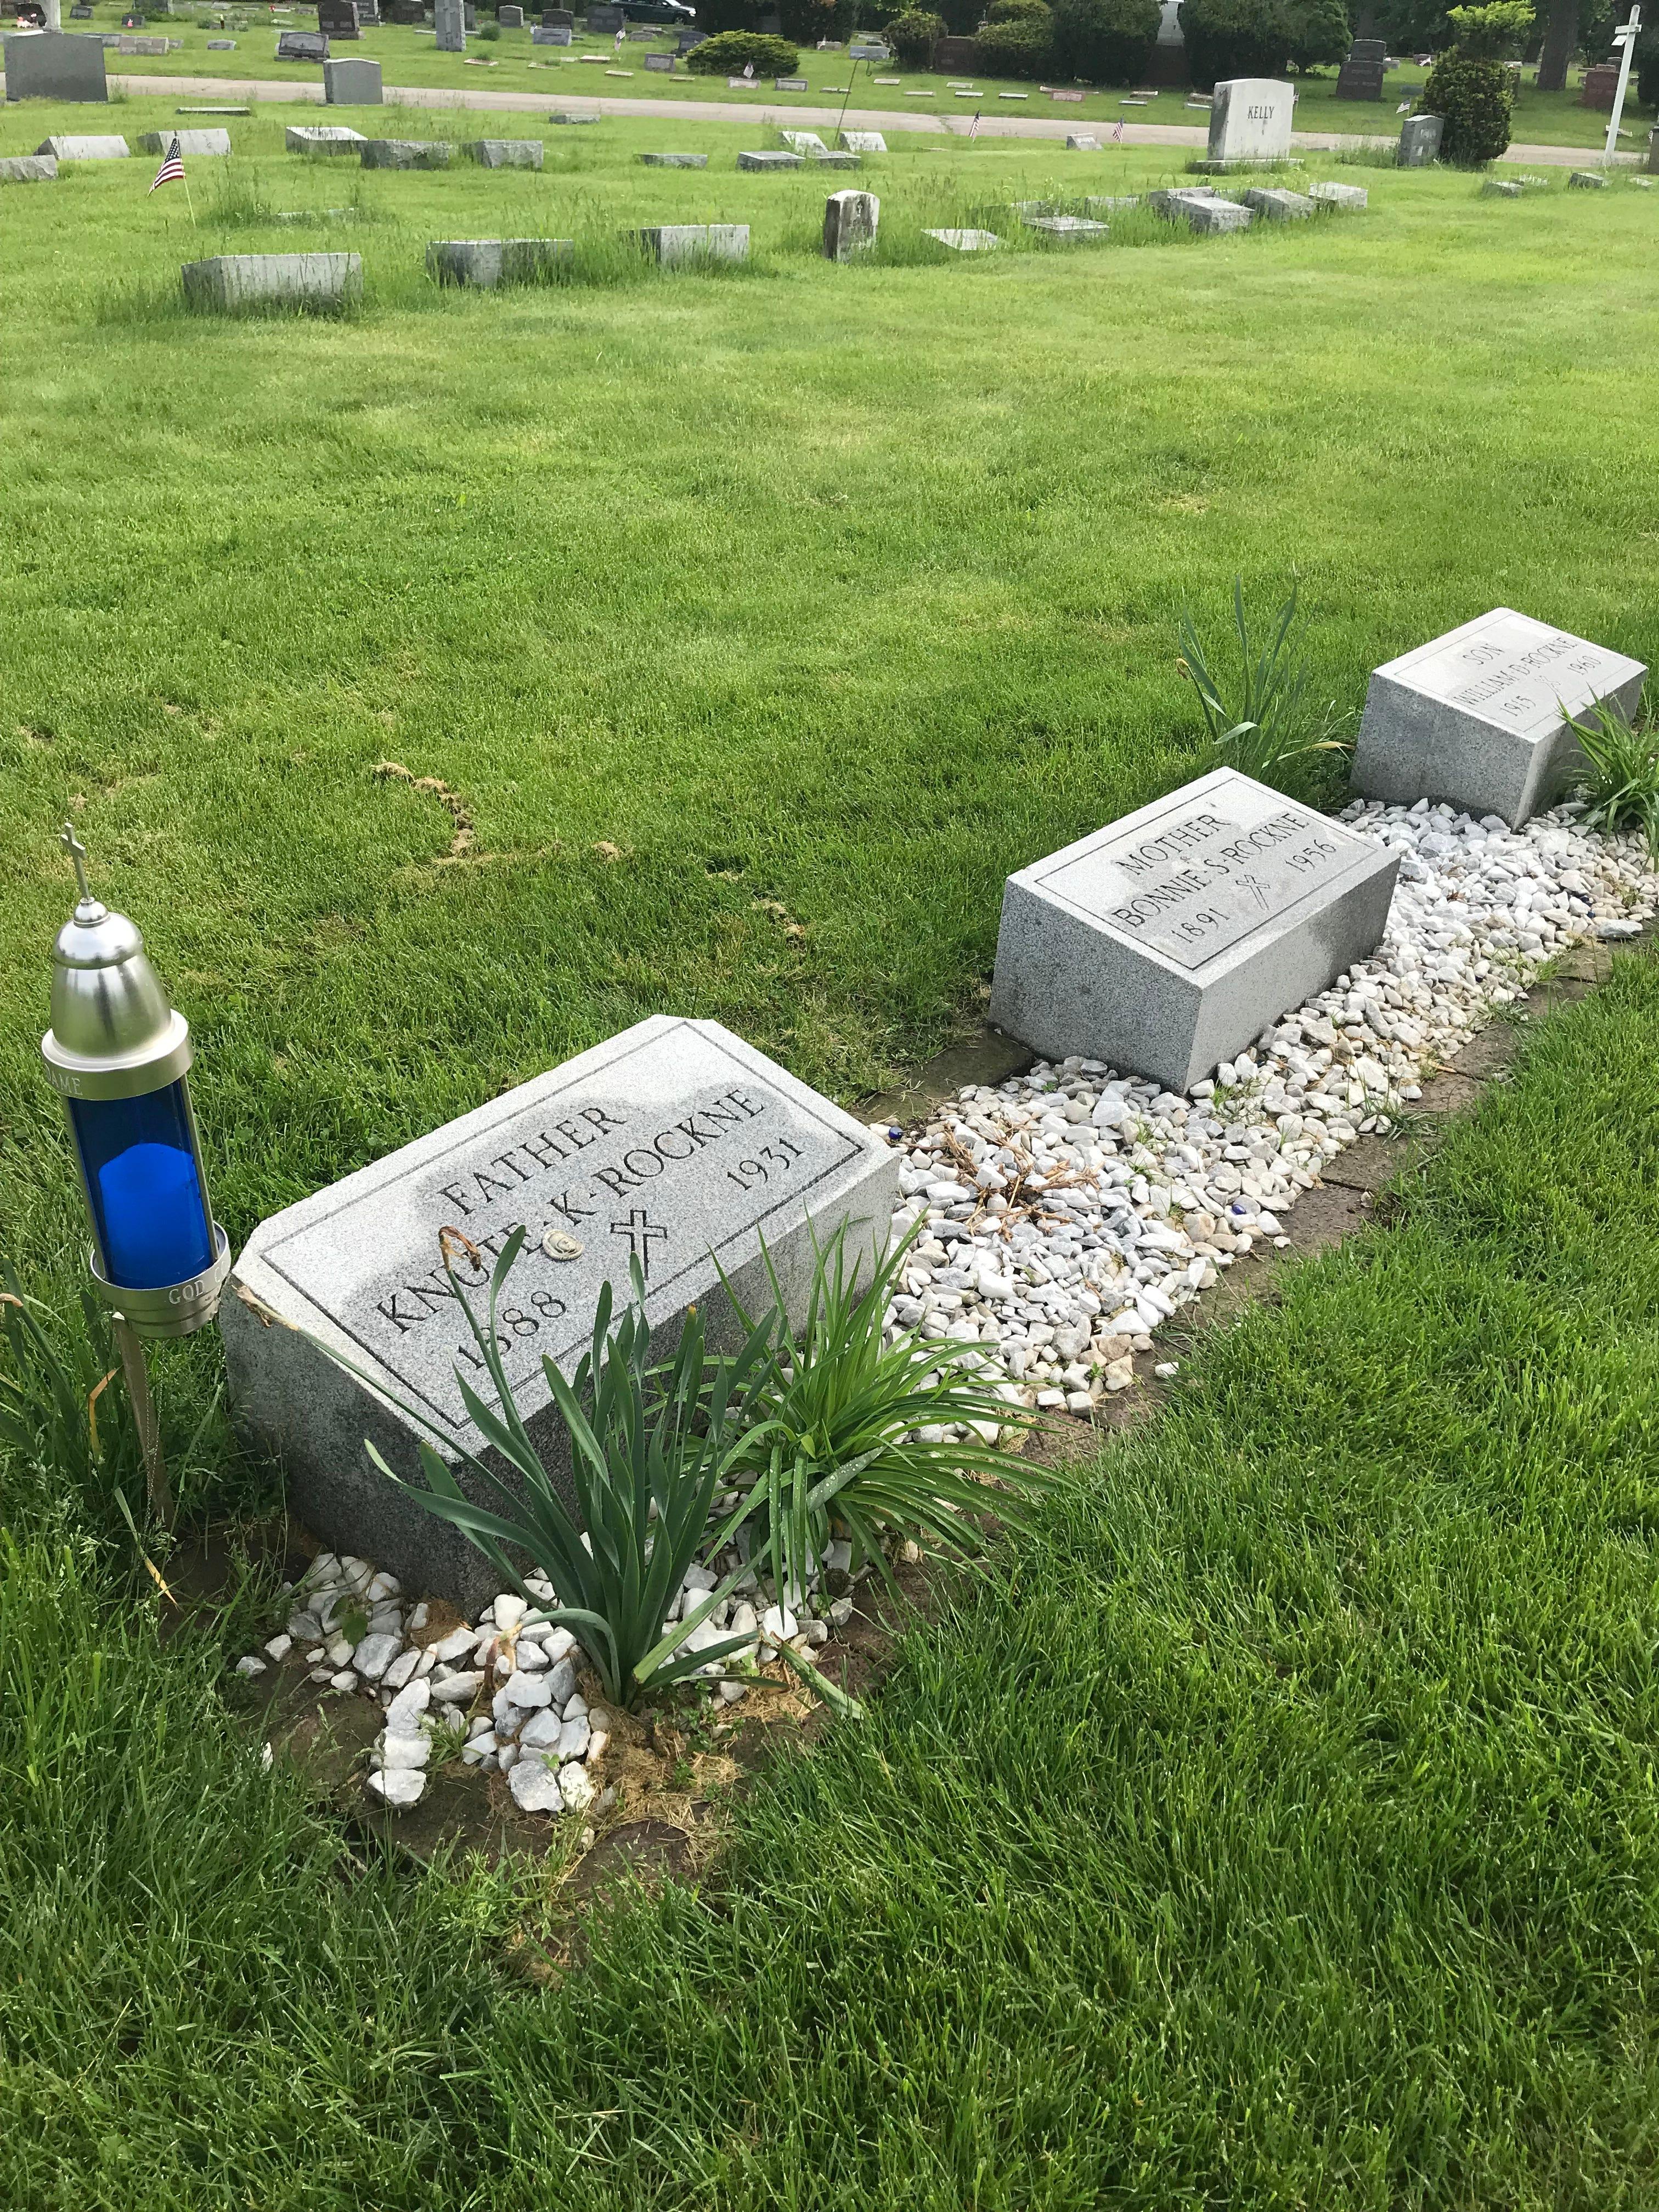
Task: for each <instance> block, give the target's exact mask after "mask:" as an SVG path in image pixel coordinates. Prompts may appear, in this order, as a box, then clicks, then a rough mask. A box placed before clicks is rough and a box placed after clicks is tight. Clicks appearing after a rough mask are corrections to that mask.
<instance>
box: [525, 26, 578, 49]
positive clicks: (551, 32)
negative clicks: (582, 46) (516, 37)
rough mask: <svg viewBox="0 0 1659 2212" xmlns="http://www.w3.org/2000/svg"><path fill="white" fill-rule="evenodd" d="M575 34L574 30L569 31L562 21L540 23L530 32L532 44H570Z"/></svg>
mask: <svg viewBox="0 0 1659 2212" xmlns="http://www.w3.org/2000/svg"><path fill="white" fill-rule="evenodd" d="M574 36H575V33H574V32H573V31H568V30H567V29H566V28H565V27H564V25H563V24H562V23H548V24H541V23H538V25H537V26H536V27H535V29H534V30H533V31H532V33H530V43H531V45H532V46H569V45H570V43H571V41H572V40H573V39H574Z"/></svg>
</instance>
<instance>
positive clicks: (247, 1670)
mask: <svg viewBox="0 0 1659 2212" xmlns="http://www.w3.org/2000/svg"><path fill="white" fill-rule="evenodd" d="M264 1671H265V1662H264V1660H263V1659H261V1658H258V1657H257V1656H255V1654H254V1653H253V1652H252V1651H250V1652H249V1653H248V1655H247V1656H246V1659H239V1660H238V1661H237V1662H236V1672H237V1673H238V1674H246V1676H247V1678H248V1679H249V1680H250V1681H251V1680H252V1678H253V1677H254V1675H256V1674H264Z"/></svg>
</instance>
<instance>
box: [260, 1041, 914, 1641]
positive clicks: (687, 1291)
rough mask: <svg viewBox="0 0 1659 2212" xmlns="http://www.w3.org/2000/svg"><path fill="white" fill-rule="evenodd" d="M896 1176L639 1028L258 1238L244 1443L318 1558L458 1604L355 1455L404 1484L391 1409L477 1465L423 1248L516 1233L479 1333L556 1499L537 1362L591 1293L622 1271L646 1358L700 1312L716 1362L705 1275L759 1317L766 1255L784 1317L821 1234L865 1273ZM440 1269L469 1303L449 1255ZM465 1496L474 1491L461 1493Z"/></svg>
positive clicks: (473, 1581)
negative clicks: (495, 1330) (644, 1326)
mask: <svg viewBox="0 0 1659 2212" xmlns="http://www.w3.org/2000/svg"><path fill="white" fill-rule="evenodd" d="M897 1170H898V1156H897V1155H896V1153H894V1152H890V1151H889V1150H888V1148H887V1147H886V1146H884V1145H883V1144H881V1143H880V1142H878V1140H877V1139H873V1138H872V1136H871V1135H870V1133H869V1132H868V1131H867V1130H866V1129H865V1128H864V1127H862V1126H861V1125H860V1123H859V1122H857V1121H853V1120H852V1119H851V1118H850V1117H849V1116H848V1115H846V1114H844V1113H842V1110H841V1109H840V1108H839V1107H837V1106H835V1105H833V1104H832V1103H830V1102H829V1099H827V1098H822V1097H818V1096H817V1093H816V1092H814V1091H810V1090H808V1089H807V1087H806V1086H805V1084H802V1083H798V1082H797V1081H796V1080H795V1079H794V1078H793V1076H792V1075H790V1074H788V1073H787V1072H786V1071H785V1070H784V1069H783V1068H781V1067H779V1066H776V1065H775V1063H774V1062H773V1061H771V1060H768V1059H766V1058H765V1056H764V1055H763V1054H761V1053H758V1052H757V1051H756V1050H755V1049H754V1048H753V1047H752V1046H750V1045H747V1044H745V1043H744V1042H743V1040H742V1039H741V1038H740V1037H737V1036H732V1033H731V1031H730V1030H725V1029H722V1028H721V1027H720V1024H718V1023H716V1022H708V1021H683V1020H678V1019H675V1018H672V1017H670V1016H666V1015H657V1016H654V1017H653V1018H651V1019H650V1020H648V1021H644V1022H641V1023H639V1024H636V1025H635V1027H634V1028H633V1029H630V1030H624V1031H623V1034H622V1035H621V1036H617V1037H613V1038H611V1040H610V1042H608V1043H605V1044H602V1045H599V1046H598V1047H596V1048H594V1049H593V1050H592V1051H591V1052H585V1053H582V1054H580V1055H579V1056H578V1057H577V1058H576V1059H574V1060H569V1061H567V1062H566V1064H565V1065H564V1066H562V1067H556V1068H554V1069H552V1070H550V1072H549V1073H547V1074H545V1075H541V1076H538V1077H536V1078H535V1079H533V1080H532V1081H531V1082H529V1083H526V1084H521V1085H520V1086H519V1087H518V1088H517V1089H516V1090H513V1091H507V1093H506V1094H505V1095H504V1096H503V1097H498V1098H493V1099H491V1100H490V1101H489V1103H488V1104H487V1105H483V1106H480V1107H478V1108H477V1109H476V1110H475V1111H473V1112H472V1113H470V1114H466V1115H462V1116H461V1118H460V1119H459V1121H452V1122H451V1123H450V1124H449V1125H448V1126H447V1127H445V1128H441V1129H438V1130H435V1131H434V1132H433V1133H432V1134H431V1135H430V1136H427V1137H422V1138H420V1139H417V1140H416V1142H415V1143H414V1144H411V1145H406V1146H404V1147H403V1148H402V1150H401V1151H398V1152H393V1153H392V1154H390V1155H389V1156H388V1157H387V1158H384V1159H380V1160H376V1161H375V1162H374V1163H373V1164H372V1165H370V1166H368V1167H365V1168H362V1169H361V1170H359V1171H358V1172H357V1173H356V1174H355V1175H351V1176H347V1177H346V1178H345V1179H344V1180H343V1182H337V1183H335V1184H334V1185H332V1186H331V1188H327V1189H325V1190H321V1191H319V1192H318V1193H317V1194H316V1195H315V1196H314V1197H312V1198H308V1199H303V1200H301V1201H300V1203H299V1204H298V1205H295V1206H289V1207H288V1208H287V1209H286V1210H285V1211H284V1212H281V1213H278V1214H276V1215H275V1216H273V1217H272V1218H270V1220H268V1221H264V1222H262V1223H261V1224H260V1225H259V1226H258V1228H257V1229H256V1230H255V1231H254V1232H253V1234H252V1237H250V1238H249V1240H248V1242H247V1244H246V1247H245V1248H244V1249H243V1251H242V1253H241V1255H240V1257H239V1259H238V1261H237V1263H236V1272H235V1276H234V1285H233V1291H232V1294H231V1295H229V1296H228V1297H226V1298H225V1300H224V1304H223V1305H222V1309H221V1315H220V1327H221V1329H222V1333H223V1335H224V1340H225V1355H226V1359H227V1362H228V1367H229V1373H230V1387H231V1397H232V1403H233V1408H234V1414H235V1418H236V1421H237V1425H238V1426H239V1428H240V1431H241V1433H242V1434H243V1436H244V1437H246V1439H247V1440H248V1442H249V1443H251V1444H252V1445H253V1446H254V1448H255V1449H258V1450H259V1451H261V1452H263V1453H266V1454H269V1455H271V1456H272V1457H274V1458H276V1459H279V1460H280V1461H281V1462H282V1464H283V1468H284V1469H285V1471H286V1475H287V1480H288V1485H289V1498H290V1500H291V1502H292V1504H293V1505H294V1508H295V1510H296V1511H297V1512H298V1513H299V1514H300V1515H301V1517H302V1518H303V1519H304V1521H305V1522H306V1523H307V1526H308V1527H309V1528H313V1529H314V1530H315V1531H316V1532H317V1533H318V1534H319V1535H320V1536H321V1537H323V1539H324V1540H325V1541H326V1542H328V1543H331V1544H334V1545H337V1546H338V1547H340V1548H342V1549H344V1550H349V1551H352V1552H356V1553H363V1554H367V1555H368V1556H370V1557H372V1558H374V1559H376V1560H377V1561H379V1562H380V1563H381V1564H382V1565H385V1566H386V1567H388V1568H390V1569H391V1570H392V1571H393V1572H394V1573H396V1574H398V1575H399V1576H400V1577H402V1578H403V1579H404V1582H405V1583H408V1584H409V1585H410V1587H411V1588H414V1589H435V1590H440V1591H442V1592H445V1593H447V1594H448V1595H453V1596H455V1597H457V1598H459V1599H462V1600H463V1601H465V1602H467V1603H468V1604H471V1603H474V1602H476V1601H477V1597H482V1596H483V1595H488V1594H489V1592H490V1591H491V1590H492V1589H493V1588H494V1582H493V1580H492V1578H491V1577H492V1570H491V1569H490V1568H489V1565H488V1563H487V1562H486V1561H485V1560H484V1559H483V1557H482V1556H481V1555H480V1554H479V1553H477V1552H475V1551H474V1550H473V1549H472V1547H471V1546H470V1545H469V1544H468V1543H466V1542H465V1540H464V1539H463V1538H461V1537H460V1536H459V1534H458V1533H457V1532H456V1531H454V1530H453V1529H452V1528H449V1527H448V1526H447V1523H445V1522H441V1521H440V1520H438V1519H437V1518H436V1517H435V1516H434V1515H432V1514H429V1513H427V1512H424V1511H422V1510H421V1508H420V1507H419V1506H418V1505H416V1504H414V1503H412V1502H411V1500H410V1498H409V1497H408V1494H407V1492H404V1491H403V1490H402V1489H400V1488H399V1487H398V1486H397V1485H396V1484H394V1483H390V1482H388V1481H386V1479H385V1477H384V1476H383V1475H381V1474H380V1473H379V1472H378V1471H377V1470H376V1469H375V1468H374V1464H373V1462H371V1461H370V1460H369V1459H368V1455H367V1453H366V1452H365V1450H364V1449H363V1440H364V1438H365V1437H373V1438H374V1443H375V1444H376V1446H377V1447H378V1449H380V1452H381V1453H382V1454H383V1455H384V1456H385V1458H386V1462H387V1463H388V1464H389V1465H390V1466H392V1468H395V1469H396V1470H397V1472H398V1474H401V1475H404V1476H405V1477H406V1478H409V1479H412V1480H419V1479H420V1475H419V1467H418V1462H417V1459H416V1451H415V1443H416V1435H417V1434H418V1431H416V1429H415V1428H414V1427H413V1426H412V1425H411V1424H410V1421H409V1419H407V1417H406V1416H405V1415H404V1414H403V1413H400V1412H399V1411H398V1410H397V1408H396V1407H395V1406H394V1405H393V1404H392V1402H391V1401H392V1400H394V1399H395V1400H398V1401H402V1402H403V1403H404V1404H405V1405H408V1404H414V1405H416V1406H418V1407H420V1408H421V1409H422V1412H424V1413H428V1415H435V1416H437V1417H438V1418H439V1419H441V1422H442V1423H443V1424H444V1425H445V1426H446V1428H447V1431H449V1433H451V1434H453V1435H455V1436H457V1437H459V1438H460V1439H461V1440H462V1441H464V1442H465V1443H468V1444H469V1445H470V1446H471V1448H472V1449H475V1450H477V1452H478V1453H479V1454H480V1455H481V1456H483V1457H485V1458H486V1459H487V1458H488V1457H489V1449H488V1447H487V1446H486V1445H485V1444H484V1442H483V1437H481V1436H480V1435H479V1433H478V1432H477V1430H476V1429H474V1428H473V1427H472V1426H471V1424H470V1422H469V1419H468V1417H467V1413H466V1409H465V1405H464V1404H463V1402H462V1400H461V1397H460V1393H459V1389H458V1388H457V1385H456V1382H455V1370H456V1369H457V1368H459V1370H460V1371H461V1372H462V1373H463V1374H464V1375H466V1376H468V1377H469V1379H470V1380H471V1382H472V1383H473V1384H474V1387H475V1388H477V1389H480V1391H481V1394H482V1395H485V1396H487V1397H490V1396H493V1395H494V1394H493V1391H492V1389H491V1386H490V1383H489V1376H488V1374H487V1372H486V1371H485V1370H483V1367H482V1365H481V1364H480V1363H479V1360H478V1355H477V1349H476V1346H475V1345H474V1343H473V1340H472V1337H471V1333H470V1332H469V1330H468V1329H467V1328H466V1325H465V1321H464V1319H463V1318H462V1316H460V1314H459V1311H458V1310H457V1306H456V1302H455V1299H454V1297H453V1295H452V1293H451V1291H450V1285H449V1283H448V1280H447V1277H446V1274H445V1272H444V1268H443V1265H442V1261H441V1254H440V1249H439V1232H440V1231H441V1230H442V1229H445V1228H453V1229H457V1230H459V1231H462V1232H463V1234H464V1235H465V1237H467V1238H469V1239H470V1240H471V1243H472V1244H473V1245H474V1246H475V1247H476V1248H477V1251H478V1253H479V1254H480V1255H481V1256H482V1261H483V1269H484V1270H485V1271H486V1273H487V1271H488V1269H489V1267H491V1266H492V1265H493V1263H494V1261H495V1258H496V1256H497V1255H499V1254H500V1252H501V1249H502V1247H503V1245H504V1244H505V1243H506V1241H507V1237H509V1236H510V1234H511V1233H512V1231H513V1229H514V1228H516V1227H518V1226H520V1225H523V1226H524V1227H525V1228H526V1231H527V1232H528V1233H527V1235H526V1241H525V1245H524V1249H523V1250H522V1251H521V1253H520V1256H519V1258H518V1260H517V1261H516V1262H515V1264H514V1267H513V1273H512V1274H511V1275H510V1277H509V1278H508V1280H507V1286H506V1289H505V1292H504V1294H503V1296H502V1298H501V1305H500V1308H499V1310H498V1327H499V1328H500V1331H501V1335H502V1337H503V1338H504V1340H505V1342H504V1346H503V1357H504V1359H505V1362H506V1366H507V1379H508V1381H509V1383H510V1384H511V1386H512V1388H513V1392H514V1395H515V1397H516V1399H517V1402H518V1406H519V1409H520V1414H521V1415H522V1416H523V1418H524V1419H525V1421H526V1426H527V1427H528V1429H529V1431H530V1433H531V1436H532V1439H533V1440H534V1442H535V1443H536V1444H537V1446H538V1449H539V1450H540V1451H541V1452H542V1453H543V1455H544V1458H545V1460H546V1462H547V1464H548V1465H549V1467H550V1470H551V1471H552V1472H553V1473H554V1474H555V1476H556V1477H557V1475H558V1474H559V1472H560V1471H561V1469H562V1468H563V1467H565V1466H567V1465H568V1441H567V1439H566V1437H565V1434H564V1430H563V1425H562V1423H561V1421H560V1420H559V1419H558V1417H557V1414H556V1410H555V1408H554V1407H553V1404H552V1401H551V1394H550V1391H549V1389H548V1387H547V1383H546V1379H545V1376H544V1372H543V1368H542V1360H543V1358H544V1356H546V1357H548V1358H551V1359H552V1360H553V1361H554V1363H555V1364H556V1365H557V1366H558V1367H560V1368H561V1369H562V1370H563V1371H564V1372H565V1373H566V1374H568V1373H569V1372H570V1371H571V1370H572V1369H573V1368H574V1364H575V1363H576V1361H577V1360H578V1359H579V1358H580V1356H581V1354H582V1353H583V1352H584V1351H586V1348H587V1346H588V1344H589V1341H590V1339H591V1335H592V1323H593V1315H594V1310H595V1306H596V1304H597V1302H598V1299H599V1293H600V1291H601V1288H602V1287H603V1285H605V1282H606V1281H607V1280H608V1281H610V1282H611V1284H612V1285H615V1286H617V1289H618V1290H620V1291H622V1293H623V1297H626V1295H627V1285H628V1281H629V1262H630V1261H631V1260H635V1259H637V1261H639V1264H640V1267H641V1272H642V1273H643V1275H644V1278H645V1290H646V1311H647V1316H648V1318H649V1320H650V1322H651V1324H652V1327H653V1332H655V1333H656V1341H657V1343H658V1346H659V1348H660V1350H661V1351H662V1352H667V1351H668V1350H669V1349H671V1346H673V1344H674V1343H675V1342H676V1341H678V1334H679V1327H680V1322H681V1318H682V1316H684V1312H685V1310H686V1308H687V1306H688V1305H690V1304H697V1305H698V1306H700V1307H702V1310H703V1311H704V1312H705V1314H706V1316H708V1321H709V1323H710V1332H711V1336H712V1337H713V1339H714V1341H715V1342H716V1343H720V1342H729V1341H730V1340H731V1338H732V1333H733V1330H732V1320H731V1316H730V1309H729V1307H728V1305H727V1303H726V1292H725V1290H724V1287H723V1285H722V1283H721V1273H722V1271H724V1273H725V1275H726V1279H728V1280H729V1281H730V1282H731V1283H732V1287H733V1288H734V1289H735V1291H736V1292H737V1294H738V1297H739V1298H741V1299H742V1301H743V1302H744V1304H745V1305H747V1306H749V1307H750V1309H751V1310H758V1309H762V1308H763V1307H764V1305H765V1304H767V1303H768V1300H769V1284H768V1280H767V1262H766V1255H768V1254H769V1255H770V1260H771V1264H772V1266H773V1267H775V1269H776V1271H777V1274H778V1278H779V1281H780V1285H781V1289H782V1291H783V1293H784V1297H785V1300H786V1303H787V1304H788V1305H789V1307H790V1308H791V1310H792V1311H793V1312H794V1313H796V1314H797V1315H799V1311H800V1309H801V1307H802V1304H803V1303H804V1299H805V1292H806V1291H807V1288H808V1286H809V1285H810V1282H811V1273H812V1267H813V1239H814V1237H816V1238H817V1242H818V1243H819V1244H820V1245H822V1244H823V1243H824V1242H825V1241H826V1240H827V1239H828V1238H829V1237H831V1236H833V1235H834V1233H835V1232H836V1230H837V1229H838V1228H839V1227H841V1226H842V1225H843V1224H845V1225H847V1227H848V1256H849V1259H850V1258H852V1257H854V1255H857V1254H858V1253H860V1251H862V1253H863V1255H865V1257H866V1264H867V1256H868V1253H869V1249H870V1246H871V1243H872V1241H878V1242H880V1243H885V1241H886V1237H887V1234H888V1230H889V1224H890V1217H891V1212H892V1207H893V1205H894V1203H895V1200H896V1195H897ZM763 1245H764V1251H763ZM455 1266H456V1271H457V1274H458V1277H459V1280H460V1281H461V1282H462V1283H463V1285H465V1286H466V1287H467V1289H468V1291H469V1292H470V1293H471V1294H472V1295H474V1296H475V1297H476V1285H477V1270H476V1269H475V1268H474V1267H473V1266H472V1264H471V1262H470V1261H468V1260H467V1259H466V1258H465V1256H462V1255H461V1253H460V1249H459V1247H458V1248H456V1260H455ZM301 1332H304V1334H301ZM313 1338H317V1339H320V1340H321V1341H322V1342H323V1343H324V1344H325V1345H328V1346H331V1347H332V1348H333V1349H335V1350H337V1352H339V1353H340V1354H341V1356H342V1357H343V1358H345V1359H348V1360H349V1361H350V1362H351V1364H352V1365H353V1366H354V1367H356V1369H357V1370H359V1371H360V1372H361V1373H362V1375H363V1376H365V1377H366V1378H367V1379H366V1380H364V1381H362V1382H359V1381H357V1380H356V1379H354V1377H353V1376H349V1375H347V1374H345V1373H343V1371H342V1370H340V1368H339V1367H337V1365H336V1364H334V1362H333V1361H332V1360H331V1359H330V1358H327V1357H326V1356H325V1353H324V1352H321V1351H320V1350H319V1348H318V1346H317V1345H316V1344H315V1343H313V1342H312V1341H311V1339H313ZM458 1479H459V1480H460V1482H461V1484H462V1486H463V1487H464V1488H471V1483H472V1478H471V1475H470V1474H468V1473H466V1472H465V1471H462V1470H459V1469H458ZM475 1593H476V1595H475Z"/></svg>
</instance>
